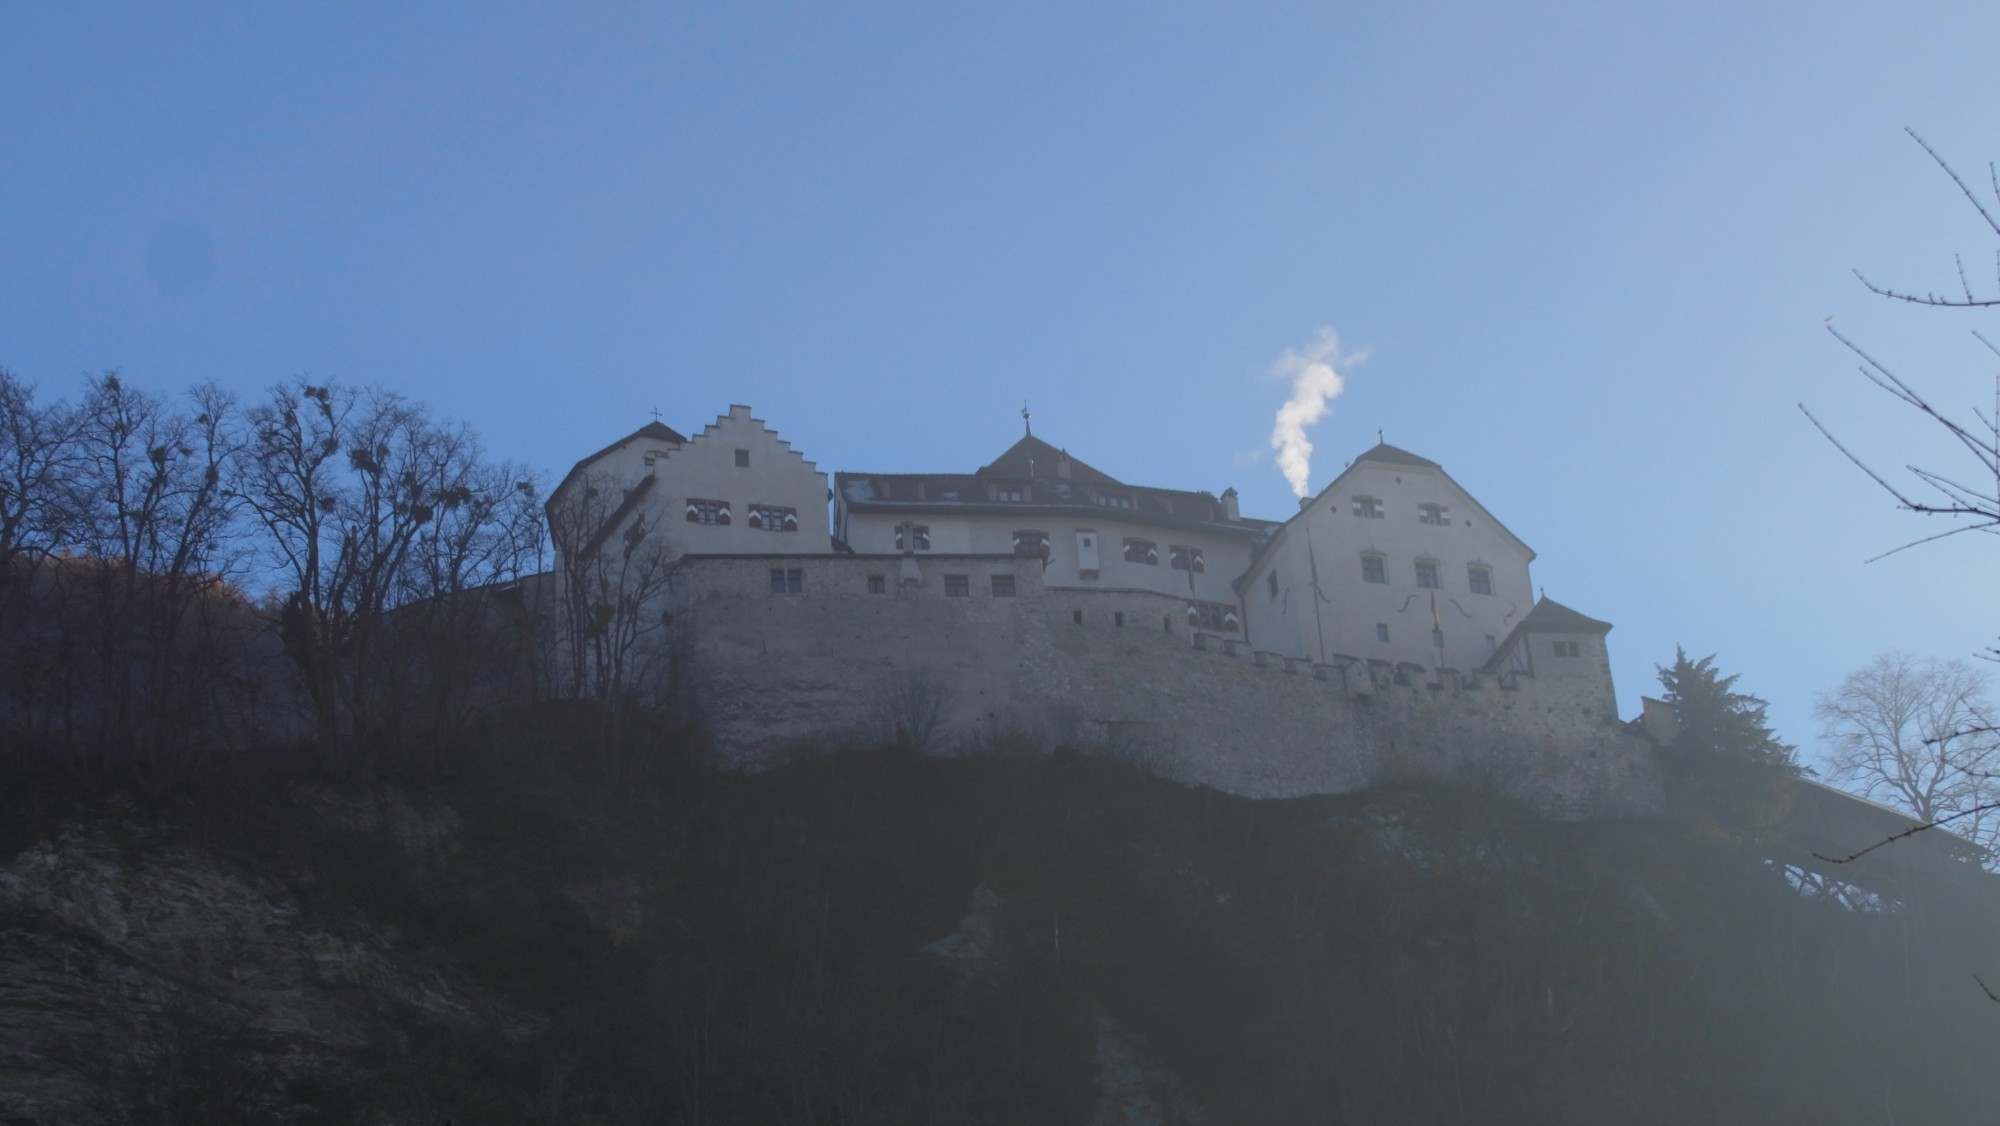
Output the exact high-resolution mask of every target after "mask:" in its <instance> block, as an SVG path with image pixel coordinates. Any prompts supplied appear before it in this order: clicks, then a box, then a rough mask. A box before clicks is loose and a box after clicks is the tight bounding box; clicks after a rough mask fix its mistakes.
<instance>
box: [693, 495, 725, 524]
mask: <svg viewBox="0 0 2000 1126" xmlns="http://www.w3.org/2000/svg"><path fill="white" fill-rule="evenodd" d="M687 518H688V523H690V524H719V525H726V524H728V523H729V502H728V501H726V500H699V499H696V498H694V497H689V498H688V503H687Z"/></svg>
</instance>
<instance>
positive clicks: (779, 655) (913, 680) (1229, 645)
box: [674, 554, 1659, 816]
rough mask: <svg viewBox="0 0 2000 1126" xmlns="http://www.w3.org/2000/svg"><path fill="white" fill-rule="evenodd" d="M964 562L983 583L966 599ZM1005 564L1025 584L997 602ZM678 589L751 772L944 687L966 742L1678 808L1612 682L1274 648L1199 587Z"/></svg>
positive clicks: (807, 559) (688, 674)
mask: <svg viewBox="0 0 2000 1126" xmlns="http://www.w3.org/2000/svg"><path fill="white" fill-rule="evenodd" d="M774 566H781V567H783V568H787V569H797V570H798V571H799V578H800V590H799V591H798V592H797V593H791V592H790V591H789V590H788V591H787V592H785V593H773V591H772V582H771V576H770V572H771V570H772V568H773V567H774ZM947 575H959V576H964V577H965V580H966V592H965V594H964V595H963V596H959V595H957V594H956V593H955V590H956V588H955V587H954V593H947V588H946V582H945V577H946V576H947ZM870 576H877V577H879V578H880V579H881V580H882V593H879V594H871V593H869V581H868V580H869V577H870ZM994 576H1004V577H1007V578H1011V579H1012V581H1013V584H1014V592H1015V593H1014V595H1013V596H1012V597H994V596H993V594H992V579H993V577H994ZM675 599H676V607H677V609H676V619H675V622H674V632H675V635H676V638H677V643H678V644H679V645H680V647H681V654H682V667H683V669H684V670H685V684H686V686H687V687H688V688H689V689H690V692H689V697H688V698H689V700H690V702H691V705H692V706H693V707H695V708H696V709H697V715H696V718H697V719H698V720H699V721H700V722H701V723H702V725H703V726H704V727H705V728H706V729H707V730H708V731H709V732H710V733H711V736H712V738H713V740H714V747H713V750H714V753H715V755H716V756H717V757H718V759H720V760H721V761H723V762H725V763H729V764H733V765H737V766H741V767H744V768H749V769H755V768H759V767H763V766H768V765H771V764H773V763H774V762H775V761H777V760H779V759H781V758H783V757H784V756H786V755H787V754H791V753H798V752H801V751H811V750H816V749H822V748H823V746H824V744H826V743H827V742H828V741H829V740H841V739H843V738H868V737H876V738H880V737H883V736H884V735H886V734H887V727H893V725H894V723H895V721H896V720H898V719H899V718H905V717H902V716H900V714H899V713H901V712H906V711H907V710H908V705H907V701H908V699H909V698H910V694H911V690H912V689H913V688H915V689H917V692H916V695H917V696H919V697H921V696H924V695H925V694H927V693H930V692H935V693H936V694H937V696H938V698H939V699H940V700H941V701H942V703H943V704H944V710H943V719H944V721H945V726H946V729H947V731H948V734H949V736H950V738H951V740H952V741H954V742H955V743H957V744H959V745H966V746H976V745H979V744H980V743H982V742H985V741H988V740H991V739H994V738H997V737H1000V736H1003V735H1007V734H1010V733H1021V734H1027V735H1030V736H1033V737H1035V738H1037V739H1039V740H1043V741H1046V742H1051V743H1068V744H1070V745H1075V746H1080V747H1088V748H1095V749H1099V750H1103V751H1105V752H1108V753H1113V754H1118V755H1123V756H1130V757H1133V758H1136V759H1139V760H1141V761H1143V762H1145V763H1146V764H1148V765H1149V766H1150V767H1152V768H1153V769H1156V770H1158V771H1159V772H1160V773H1162V774H1164V775H1166V776H1169V777H1172V778H1175V779H1178V780H1180V781H1183V782H1187V783H1190V784H1196V785H1208V786H1213V787H1216V788H1217V789H1221V790H1225V791H1228V792H1231V793H1237V794H1243V795H1245V796H1250V797H1259V798H1283V797H1298V796H1304V795H1308V794H1325V793H1341V792H1346V791H1350V790H1355V789H1359V788H1362V787H1366V786H1369V785H1372V784H1375V783H1378V782H1382V781H1386V780H1392V779H1396V778H1417V777H1444V778H1459V779H1468V778H1472V779H1477V780H1479V781H1482V782H1486V783H1489V784H1492V785H1493V786H1495V788H1497V789H1499V790H1501V791H1502V792H1506V793H1509V794H1512V795H1514V796H1517V797H1520V798H1522V799H1524V800H1527V801H1529V802H1531V803H1533V804H1534V805H1535V806H1536V807H1537V808H1539V809H1542V810H1543V811H1545V812H1548V813H1552V814H1556V815H1562V816H1589V815H1602V814H1611V813H1621V812H1638V811H1645V810H1649V809H1653V808H1656V807H1657V805H1658V802H1659V783H1658V779H1657V777H1656V776H1655V774H1654V772H1653V768H1652V765H1651V758H1650V753H1649V751H1648V749H1647V748H1648V746H1649V744H1647V743H1646V742H1645V741H1644V740H1642V739H1639V738H1637V737H1635V736H1632V735H1629V734H1627V733H1626V732H1625V730H1624V727H1623V725H1622V724H1621V723H1620V722H1619V721H1618V717H1617V716H1616V715H1615V714H1614V713H1612V712H1611V711H1610V709H1609V708H1608V707H1606V705H1605V697H1604V689H1603V687H1602V686H1600V685H1597V684H1596V683H1595V682H1594V681H1591V680H1587V679H1581V678H1561V679H1558V678H1550V679H1546V680H1536V679H1535V678H1532V677H1527V676H1520V677H1509V678H1505V679H1502V678H1495V677H1490V676H1489V677H1470V676H1466V675H1462V674H1458V673H1439V672H1438V671H1437V670H1424V669H1418V668H1416V667H1415V666H1410V665H1404V666H1402V667H1401V669H1400V671H1399V670H1397V669H1395V668H1390V667H1388V666H1385V665H1382V664H1381V663H1379V662H1378V663H1376V664H1374V665H1370V664H1367V663H1364V662H1359V661H1352V660H1350V659H1346V658H1342V659H1340V661H1339V662H1338V663H1334V664H1327V665H1315V664H1312V663H1310V662H1307V661H1304V660H1300V659H1297V658H1291V659H1287V658H1285V657H1282V656H1280V655H1278V654H1276V653H1269V652H1266V653H1258V652H1256V651H1254V650H1253V649H1251V647H1250V646H1249V645H1248V644H1247V643H1245V642H1243V641H1242V640H1241V639H1240V638H1238V637H1231V636H1229V635H1227V634H1215V633H1195V632H1190V631H1189V630H1188V629H1187V628H1186V624H1185V617H1184V614H1185V608H1186V602H1185V600H1184V599H1176V598H1171V597H1167V596H1163V595H1159V594H1154V593H1151V592H1145V591H1117V590H1110V591H1078V590H1072V589H1056V590H1047V589H1044V587H1043V585H1042V581H1041V567H1040V561H1039V560H1037V559H1033V558H1028V557H1020V556H1012V555H959V556H950V555H936V554H927V555H923V556H902V557H897V556H851V555H847V556H831V555H830V556H797V557H790V558H785V559H782V560H775V559H772V558H771V557H769V556H763V557H731V556H700V557H687V558H684V559H683V560H681V562H680V564H679V565H678V567H677V570H676V583H675ZM1121 614H1122V615H1123V620H1124V623H1125V624H1124V625H1122V626H1120V625H1118V624H1116V622H1117V621H1118V616H1119V615H1121ZM1079 617H1080V618H1081V621H1078V618H1079ZM899 700H901V701H905V703H902V704H898V703H897V701H899ZM885 725H886V726H885Z"/></svg>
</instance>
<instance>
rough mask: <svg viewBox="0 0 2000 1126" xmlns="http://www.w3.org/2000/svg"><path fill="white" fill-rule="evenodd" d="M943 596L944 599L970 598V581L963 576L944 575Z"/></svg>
mask: <svg viewBox="0 0 2000 1126" xmlns="http://www.w3.org/2000/svg"><path fill="white" fill-rule="evenodd" d="M944 596H945V597H946V598H971V597H972V580H971V579H970V578H968V577H966V576H965V575H946V576H945V577H944Z"/></svg>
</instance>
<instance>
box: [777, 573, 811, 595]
mask: <svg viewBox="0 0 2000 1126" xmlns="http://www.w3.org/2000/svg"><path fill="white" fill-rule="evenodd" d="M805 587H806V573H805V572H804V571H801V570H800V569H798V568H797V567H773V568H771V593H772V594H797V593H799V592H800V591H802V590H804V589H805Z"/></svg>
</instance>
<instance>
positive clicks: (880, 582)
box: [868, 575, 889, 594]
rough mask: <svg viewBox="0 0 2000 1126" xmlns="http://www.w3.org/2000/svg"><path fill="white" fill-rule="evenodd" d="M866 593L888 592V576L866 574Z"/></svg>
mask: <svg viewBox="0 0 2000 1126" xmlns="http://www.w3.org/2000/svg"><path fill="white" fill-rule="evenodd" d="M868 593H870V594H887V593H889V579H888V577H887V576H885V575H870V576H868Z"/></svg>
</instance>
